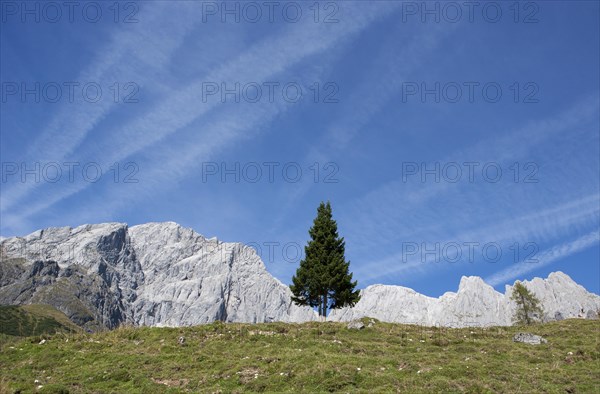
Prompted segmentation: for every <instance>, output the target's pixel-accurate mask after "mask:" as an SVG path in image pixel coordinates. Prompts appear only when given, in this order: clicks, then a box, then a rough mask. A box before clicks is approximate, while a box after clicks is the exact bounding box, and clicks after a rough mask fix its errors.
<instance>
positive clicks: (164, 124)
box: [3, 4, 396, 226]
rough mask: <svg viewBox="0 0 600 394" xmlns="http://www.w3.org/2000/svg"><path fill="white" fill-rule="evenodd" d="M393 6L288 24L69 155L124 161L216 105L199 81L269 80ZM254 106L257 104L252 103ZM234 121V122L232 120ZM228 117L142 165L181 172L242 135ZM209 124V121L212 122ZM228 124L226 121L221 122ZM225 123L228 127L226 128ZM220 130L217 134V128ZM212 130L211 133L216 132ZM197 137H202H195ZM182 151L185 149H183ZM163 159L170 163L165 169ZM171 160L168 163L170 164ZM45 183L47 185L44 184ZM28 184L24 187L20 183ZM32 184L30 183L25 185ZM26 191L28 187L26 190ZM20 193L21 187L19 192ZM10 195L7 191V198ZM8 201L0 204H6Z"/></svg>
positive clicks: (59, 191)
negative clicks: (329, 20)
mask: <svg viewBox="0 0 600 394" xmlns="http://www.w3.org/2000/svg"><path fill="white" fill-rule="evenodd" d="M395 7H396V5H394V4H390V5H385V6H383V7H369V6H366V5H363V4H348V5H346V6H345V7H344V23H339V24H333V25H327V24H316V23H314V22H312V21H311V20H307V21H306V22H304V23H298V24H294V25H290V26H289V27H288V28H287V29H286V30H283V31H282V34H281V35H279V36H276V37H268V38H266V39H264V40H262V41H261V42H258V43H257V44H255V45H252V46H250V47H249V48H248V49H246V50H245V51H243V52H242V53H240V54H239V55H238V56H236V57H235V58H233V59H230V60H229V61H227V62H225V63H223V64H220V65H219V66H218V67H216V68H214V69H213V70H211V71H210V72H209V73H208V74H206V75H204V76H203V77H200V78H198V79H196V80H194V81H192V82H190V83H187V84H186V86H185V87H182V88H181V89H179V90H177V91H171V92H165V93H164V94H163V95H162V96H161V97H160V98H159V100H157V103H156V104H155V105H152V106H150V108H149V109H148V110H147V111H145V112H144V113H143V114H142V115H140V116H136V117H134V118H133V119H130V120H129V121H127V122H126V123H125V124H123V125H119V126H118V127H113V128H111V129H109V130H103V132H102V134H103V135H105V137H104V138H100V140H99V141H94V144H91V145H90V146H84V147H82V149H81V150H79V152H77V155H75V156H73V157H71V159H72V160H74V161H84V160H85V159H86V158H88V160H89V158H98V157H100V158H101V159H99V160H98V159H97V160H96V162H97V163H99V164H100V165H101V166H102V167H104V168H107V167H109V166H110V164H111V163H115V162H119V161H123V160H125V159H127V158H129V157H131V156H132V155H135V154H137V153H140V152H142V151H145V150H146V149H149V148H151V147H153V146H156V145H157V144H160V143H162V142H163V141H164V140H165V139H167V138H169V136H171V135H173V134H175V133H178V132H179V131H181V130H184V129H185V128H186V127H190V125H192V124H193V123H194V122H197V121H198V120H199V119H201V118H203V117H204V116H207V115H208V114H209V113H211V112H212V111H213V110H215V109H217V108H219V106H218V102H217V101H214V100H213V101H209V102H206V101H205V100H203V94H204V84H205V83H206V82H207V81H209V82H217V83H220V82H232V83H233V82H236V81H242V82H247V81H251V82H258V83H261V82H263V81H268V80H269V79H270V78H276V77H278V76H279V77H281V75H282V74H283V73H285V72H286V70H288V69H289V68H290V67H292V66H294V65H296V64H298V63H300V62H301V61H303V60H304V59H306V58H308V57H311V56H315V55H318V54H320V53H323V52H325V51H327V50H329V49H331V48H332V47H333V46H335V45H340V44H341V43H342V42H343V40H346V39H349V38H351V37H353V36H355V35H356V34H358V33H359V32H361V31H362V30H364V29H365V28H366V27H368V26H369V25H370V24H371V23H373V22H374V21H375V20H377V19H378V18H381V17H382V16H385V15H386V14H387V12H389V11H390V10H393V9H394V8H395ZM270 104H271V105H272V108H268V109H266V110H263V109H261V110H259V111H257V114H261V113H262V114H263V115H264V116H265V119H268V118H270V117H272V116H273V115H274V114H276V113H277V111H279V110H280V109H281V107H279V108H277V106H276V105H275V106H273V104H272V103H270ZM248 108H251V109H252V110H253V111H254V110H256V109H258V108H259V106H257V105H253V106H250V107H248ZM232 115H233V116H241V117H240V120H239V122H240V123H245V124H246V125H247V126H250V125H253V124H256V122H259V123H260V122H262V120H261V119H256V120H254V119H252V116H250V117H249V119H250V120H249V121H245V120H244V118H243V117H244V116H248V114H235V113H233V114H231V113H228V114H227V116H228V117H231V116H232ZM232 122H233V123H232ZM235 123H236V122H234V121H232V120H231V118H229V119H222V120H221V121H217V122H216V123H214V124H221V125H222V126H214V127H216V128H217V130H215V128H214V127H205V128H202V129H201V131H200V132H199V133H196V134H197V136H198V138H197V141H196V142H195V144H194V145H190V148H191V151H190V149H189V148H188V149H184V150H183V151H176V152H174V151H172V150H170V149H167V151H169V152H173V156H172V157H170V158H169V160H167V161H162V162H161V163H160V165H161V168H160V169H154V171H153V170H152V169H151V168H150V169H148V168H146V171H148V174H150V173H154V174H155V175H157V174H166V176H167V177H169V178H170V179H174V178H175V177H174V176H173V172H169V171H174V172H175V173H177V172H181V171H182V169H184V168H190V166H189V165H185V163H187V161H186V160H182V158H185V157H188V158H190V157H192V158H193V157H197V156H198V155H204V157H208V153H210V152H209V150H207V149H209V148H210V150H218V149H220V148H222V147H223V146H224V145H225V144H229V143H231V141H232V138H235V137H234V136H236V135H237V136H240V137H242V138H243V135H241V134H240V133H235V131H236V130H239V129H243V130H247V127H240V125H239V124H237V125H236V124H235ZM214 124H213V125H214ZM223 125H224V126H227V127H223ZM226 129H227V130H226ZM219 133H220V134H219ZM215 135H216V137H215ZM200 139H204V141H201V142H199V140H200ZM186 152H187V153H186ZM165 163H173V168H171V169H170V170H169V169H168V168H167V167H166V166H165ZM169 165H170V164H169ZM89 186H90V183H88V182H74V183H71V184H67V185H63V186H61V187H60V188H54V190H53V191H52V193H48V194H46V195H43V198H39V199H38V200H37V201H35V202H33V203H29V204H27V206H26V207H25V208H24V209H23V210H20V211H19V212H18V214H13V215H8V214H7V215H5V218H4V221H5V223H8V226H10V225H11V223H13V224H15V225H16V224H18V223H21V222H23V220H25V219H26V218H28V217H30V216H32V215H35V214H36V213H38V212H40V211H43V210H45V209H47V208H48V207H51V206H52V205H54V204H56V203H58V202H60V201H62V200H64V199H65V198H68V197H70V196H72V195H74V194H75V193H78V192H81V191H82V190H84V189H86V188H87V187H89ZM47 187H51V186H48V185H47ZM25 189H27V187H26V188H25ZM30 190H31V189H29V191H30ZM25 191H28V190H25ZM23 194H24V193H20V195H19V196H20V197H22V195H23ZM14 199H15V196H11V197H10V198H9V199H8V202H11V201H13V200H14ZM10 205H11V204H8V203H7V204H6V205H3V209H6V208H7V207H8V206H10Z"/></svg>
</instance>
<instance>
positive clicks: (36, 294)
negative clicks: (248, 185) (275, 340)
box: [0, 222, 600, 330]
mask: <svg viewBox="0 0 600 394" xmlns="http://www.w3.org/2000/svg"><path fill="white" fill-rule="evenodd" d="M524 283H525V285H526V286H528V288H530V290H532V291H533V292H534V293H535V295H536V296H537V297H538V298H539V299H540V300H541V302H542V306H543V307H544V310H545V311H546V313H547V314H548V316H547V318H548V319H555V318H557V319H560V318H568V317H578V316H579V317H582V314H583V317H595V316H596V313H597V311H598V310H600V297H599V296H597V295H595V294H592V293H589V292H587V291H586V290H585V289H584V288H583V287H581V286H579V285H578V284H577V283H575V282H574V281H573V280H572V279H571V278H570V277H569V276H568V275H566V274H564V273H562V272H555V273H552V274H550V275H549V277H548V278H547V279H539V278H535V279H533V280H532V281H530V282H527V281H526V282H524ZM511 290H512V287H511V286H507V287H506V292H505V294H501V293H499V292H497V291H495V290H494V289H493V288H492V287H491V286H489V285H487V284H486V283H485V282H484V281H483V280H482V279H481V278H479V277H463V278H462V279H461V281H460V285H459V289H458V291H457V292H456V293H452V292H448V293H445V294H444V295H443V296H441V297H439V298H432V297H427V296H424V295H422V294H419V293H416V292H415V291H414V290H412V289H408V288H405V287H401V286H384V285H373V286H369V287H367V288H366V289H364V290H362V291H361V300H360V301H359V302H358V304H357V305H356V306H355V307H353V308H344V309H341V310H334V311H332V312H331V314H330V315H329V319H330V320H336V321H345V320H351V319H355V318H358V317H362V316H370V317H375V318H378V319H380V320H383V321H390V322H402V323H419V324H426V325H436V324H440V325H446V326H478V325H509V324H510V317H511V316H512V311H513V309H514V305H513V304H512V303H511V302H510V301H509V296H510V292H511ZM0 304H11V305H20V304H49V305H52V306H54V307H56V308H57V309H59V310H60V311H62V312H63V313H65V314H66V315H67V316H68V317H69V318H70V319H71V320H73V322H75V323H76V324H78V325H80V326H83V327H86V328H88V329H91V330H96V329H102V328H115V327H117V326H119V325H121V324H132V325H147V326H182V325H195V324H202V323H209V322H213V321H216V320H220V321H226V322H249V323H254V322H269V321H283V322H303V321H310V320H316V319H317V315H316V313H315V312H314V311H313V310H312V309H310V308H308V307H299V306H296V305H294V304H293V303H292V302H291V291H290V289H289V288H288V287H287V286H286V285H284V284H283V283H281V282H280V281H279V280H277V279H276V278H274V277H273V276H271V275H270V274H269V273H268V272H267V270H266V268H265V265H264V264H263V262H262V261H261V259H260V257H259V256H258V255H257V254H256V252H255V250H254V249H253V248H251V247H248V246H245V245H243V244H240V243H226V242H221V241H219V240H217V239H215V238H211V239H207V238H205V237H203V236H202V235H200V234H198V233H196V232H195V231H193V230H191V229H188V228H183V227H181V226H180V225H178V224H177V223H173V222H166V223H148V224H142V225H138V226H132V227H128V226H127V225H126V224H123V223H103V224H95V225H83V226H79V227H76V228H71V227H61V228H47V229H44V230H38V231H36V232H34V233H32V234H29V235H27V236H25V237H12V238H6V239H3V240H2V241H1V242H0ZM582 311H583V312H582Z"/></svg>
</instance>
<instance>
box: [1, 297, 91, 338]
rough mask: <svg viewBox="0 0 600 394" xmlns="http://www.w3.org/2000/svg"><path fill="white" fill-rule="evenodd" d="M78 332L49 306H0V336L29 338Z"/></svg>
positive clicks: (76, 328) (59, 313)
mask: <svg viewBox="0 0 600 394" xmlns="http://www.w3.org/2000/svg"><path fill="white" fill-rule="evenodd" d="M78 330H80V328H79V327H77V326H76V325H75V324H73V322H71V320H69V318H68V317H67V316H65V315H64V314H63V313H62V312H60V311H58V310H56V309H55V308H54V307H52V306H50V305H22V306H14V305H0V336H2V337H1V338H4V337H5V336H7V335H11V336H31V335H40V334H53V333H56V332H69V331H78Z"/></svg>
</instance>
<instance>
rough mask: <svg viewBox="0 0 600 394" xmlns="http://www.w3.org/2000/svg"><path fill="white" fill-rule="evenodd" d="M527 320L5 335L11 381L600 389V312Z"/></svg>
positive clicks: (53, 385) (4, 371) (296, 388)
mask: <svg viewBox="0 0 600 394" xmlns="http://www.w3.org/2000/svg"><path fill="white" fill-rule="evenodd" d="M520 330H522V329H519V328H517V327H508V328H491V329H486V330H482V329H444V330H443V331H439V330H436V329H430V328H421V327H416V326H406V325H399V324H387V323H376V324H375V325H374V326H373V327H372V328H366V329H364V330H361V331H351V330H348V329H346V327H345V325H344V324H340V323H306V324H283V323H272V324H257V325H247V324H222V323H214V324H210V325H204V326H197V327H189V328H121V329H117V330H114V331H110V332H104V333H98V334H82V333H77V334H64V333H62V334H55V335H53V336H52V337H51V338H50V339H49V340H47V341H46V343H44V344H39V343H38V341H39V338H26V339H14V340H12V341H10V342H5V343H3V344H1V345H0V376H1V378H0V391H7V392H12V391H13V390H15V389H22V390H24V391H25V392H31V391H36V386H37V385H38V384H39V385H42V386H43V388H41V390H40V392H45V391H46V392H61V390H68V391H69V392H74V393H78V392H125V391H128V392H140V393H142V392H143V393H152V392H180V391H193V392H241V391H267V392H285V391H287V392H311V393H312V392H327V391H341V392H395V391H402V392H411V393H414V392H423V393H430V392H445V393H449V392H473V393H479V392H505V393H509V392H510V393H518V392H521V393H529V392H552V393H553V392H556V393H565V392H577V393H592V392H600V343H599V334H600V331H599V330H600V321H589V320H565V321H561V322H553V323H548V324H544V325H539V326H535V327H530V328H528V329H526V330H527V331H530V332H534V333H537V334H541V335H543V336H544V337H545V338H547V339H548V341H549V343H548V344H545V345H539V346H532V345H526V344H519V343H514V342H513V341H512V335H513V334H514V333H516V332H518V331H520ZM179 336H184V337H185V344H184V345H183V346H181V345H179V344H178V338H179ZM569 352H572V355H571V354H569ZM419 371H420V372H419ZM36 379H37V380H39V383H36V384H34V380H36Z"/></svg>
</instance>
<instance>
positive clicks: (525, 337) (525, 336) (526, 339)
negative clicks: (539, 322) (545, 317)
mask: <svg viewBox="0 0 600 394" xmlns="http://www.w3.org/2000/svg"><path fill="white" fill-rule="evenodd" d="M513 341H514V342H521V343H528V344H530V345H539V344H542V343H548V341H547V340H546V339H544V338H542V337H541V336H539V335H534V334H530V333H528V332H519V333H517V334H515V336H514V337H513Z"/></svg>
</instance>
